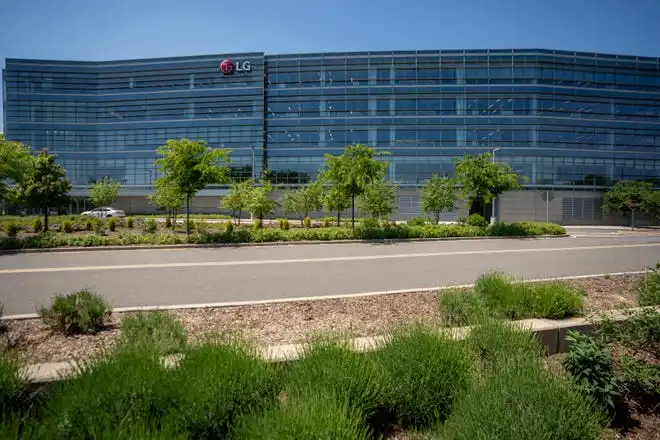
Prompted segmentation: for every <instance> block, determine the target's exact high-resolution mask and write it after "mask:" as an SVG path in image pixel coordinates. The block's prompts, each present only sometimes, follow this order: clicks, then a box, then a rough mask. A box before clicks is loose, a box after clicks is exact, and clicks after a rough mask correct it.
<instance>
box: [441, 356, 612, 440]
mask: <svg viewBox="0 0 660 440" xmlns="http://www.w3.org/2000/svg"><path fill="white" fill-rule="evenodd" d="M604 422H605V419H604V417H603V415H602V413H601V412H600V411H599V410H598V408H597V407H596V406H595V405H594V403H593V402H592V401H591V400H589V399H588V398H587V397H585V396H584V395H583V394H582V393H580V392H579V391H577V390H576V389H574V387H573V386H572V384H571V383H570V382H569V381H566V380H563V379H562V378H559V377H556V376H553V375H552V374H551V373H549V372H547V371H544V370H543V368H542V367H540V366H539V365H538V364H536V363H528V362H520V363H518V364H517V365H516V366H512V367H511V368H507V369H503V370H500V371H498V372H497V373H495V374H494V375H492V376H489V377H488V378H486V380H484V381H483V382H481V383H477V384H475V386H473V387H471V388H470V389H469V390H468V391H467V393H466V394H465V395H464V396H463V397H462V398H461V399H459V401H458V402H457V404H456V405H455V407H454V409H453V411H452V413H451V415H450V416H449V418H448V419H447V421H446V423H445V424H444V425H443V426H439V427H438V428H437V430H436V432H435V433H434V435H431V436H429V438H435V439H443V440H530V439H548V440H550V439H575V440H577V439H580V440H598V439H602V437H601V436H602V432H603V425H604Z"/></svg>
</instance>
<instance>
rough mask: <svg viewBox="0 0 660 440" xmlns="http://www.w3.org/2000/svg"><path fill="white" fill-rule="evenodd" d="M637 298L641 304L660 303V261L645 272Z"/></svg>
mask: <svg viewBox="0 0 660 440" xmlns="http://www.w3.org/2000/svg"><path fill="white" fill-rule="evenodd" d="M637 298H638V302H639V305H640V306H658V305H660V263H658V264H656V265H655V267H649V268H647V269H646V271H645V272H644V276H643V277H642V279H641V281H640V282H639V286H638V287H637Z"/></svg>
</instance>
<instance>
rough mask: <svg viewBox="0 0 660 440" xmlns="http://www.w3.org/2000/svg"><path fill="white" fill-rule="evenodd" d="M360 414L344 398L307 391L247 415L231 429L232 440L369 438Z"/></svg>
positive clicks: (339, 439)
mask: <svg viewBox="0 0 660 440" xmlns="http://www.w3.org/2000/svg"><path fill="white" fill-rule="evenodd" d="M361 419H362V415H361V414H360V412H359V411H358V410H356V409H355V408H352V407H350V406H349V405H348V404H347V403H346V402H344V401H341V400H337V399H335V398H334V396H331V395H326V394H321V393H311V392H309V393H307V395H304V396H299V397H297V398H287V399H286V402H283V403H282V404H279V405H273V406H271V407H270V408H269V409H268V410H267V411H265V412H264V413H262V414H255V415H252V416H250V417H246V418H245V419H243V420H242V421H241V423H239V424H238V427H237V428H236V429H235V431H234V432H233V435H232V438H233V439H235V440H262V439H269V440H294V439H295V440H299V439H300V440H316V439H327V440H368V439H370V438H372V437H371V436H370V435H369V433H368V431H367V429H366V427H365V426H364V425H363V424H362V420H361Z"/></svg>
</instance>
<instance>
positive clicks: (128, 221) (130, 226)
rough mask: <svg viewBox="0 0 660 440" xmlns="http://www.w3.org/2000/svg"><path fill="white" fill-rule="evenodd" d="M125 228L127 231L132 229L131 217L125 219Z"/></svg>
mask: <svg viewBox="0 0 660 440" xmlns="http://www.w3.org/2000/svg"><path fill="white" fill-rule="evenodd" d="M126 227H127V228H128V229H133V217H128V218H127V219H126Z"/></svg>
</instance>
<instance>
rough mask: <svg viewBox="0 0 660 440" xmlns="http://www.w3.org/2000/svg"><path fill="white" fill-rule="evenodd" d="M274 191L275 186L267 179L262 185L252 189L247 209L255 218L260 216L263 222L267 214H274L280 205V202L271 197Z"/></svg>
mask: <svg viewBox="0 0 660 440" xmlns="http://www.w3.org/2000/svg"><path fill="white" fill-rule="evenodd" d="M272 192H273V187H272V185H271V183H270V182H267V181H262V182H261V185H260V186H257V187H255V188H253V189H252V191H250V197H249V199H248V203H247V209H248V211H249V212H250V214H252V216H253V217H254V218H259V220H260V221H261V222H263V218H264V216H265V215H268V214H272V213H273V211H275V208H277V206H278V203H277V202H276V201H275V200H273V199H272V198H271V193H272Z"/></svg>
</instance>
